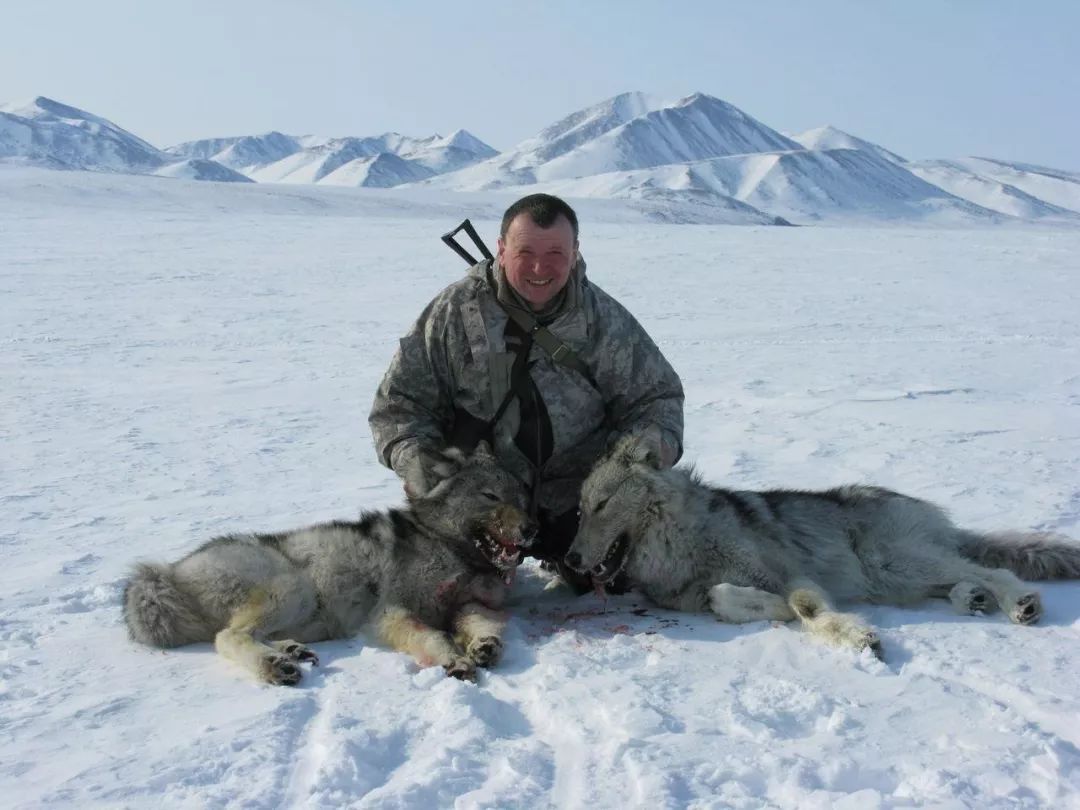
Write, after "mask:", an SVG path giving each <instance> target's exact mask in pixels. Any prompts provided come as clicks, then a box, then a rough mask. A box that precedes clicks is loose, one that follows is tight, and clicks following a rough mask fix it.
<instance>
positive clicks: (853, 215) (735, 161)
mask: <svg viewBox="0 0 1080 810" xmlns="http://www.w3.org/2000/svg"><path fill="white" fill-rule="evenodd" d="M0 161H3V162H6V163H22V164H30V165H35V166H41V167H46V168H67V169H71V168H75V169H88V170H93V171H111V172H126V173H140V174H144V173H156V174H160V175H163V176H169V177H184V178H190V179H213V180H219V181H231V182H235V181H237V180H239V178H240V176H243V177H246V178H248V179H250V180H254V181H257V182H260V183H286V184H290V185H298V184H304V185H307V184H317V185H333V186H343V187H367V188H379V189H386V188H393V187H397V186H409V185H413V184H420V185H423V186H426V187H429V188H431V189H433V190H445V191H454V192H475V191H490V190H495V191H501V192H502V193H504V194H507V195H510V194H526V193H529V192H530V191H541V190H545V191H551V192H553V193H558V194H562V195H565V196H567V197H571V198H592V199H614V200H624V201H630V202H632V203H633V204H634V205H635V206H637V207H638V208H639V210H641V211H642V212H643V213H647V215H648V216H649V217H650V218H653V219H660V220H665V221H672V222H707V223H729V224H733V223H739V224H767V223H769V224H786V223H795V224H812V223H819V222H820V223H836V222H864V223H870V222H877V223H885V222H894V223H898V222H921V223H937V224H956V223H990V224H998V223H1021V222H1029V223H1044V224H1050V225H1054V226H1060V225H1067V226H1076V225H1080V174H1077V173H1072V172H1065V171H1060V170H1057V169H1051V168H1047V167H1042V166H1034V165H1030V164H1024V163H1009V162H1005V161H1000V160H993V159H990V158H974V157H969V158H960V159H954V160H924V161H908V160H906V159H905V158H903V157H901V156H900V155H898V154H896V153H894V152H891V151H889V150H888V149H885V148H884V147H882V146H880V145H878V144H876V143H872V142H870V141H867V140H865V139H862V138H859V137H857V136H855V135H852V134H850V133H848V132H845V131H843V130H840V129H837V128H835V127H832V126H824V127H818V128H816V129H811V130H808V131H806V132H803V133H801V134H799V135H796V136H793V137H788V136H786V135H784V134H781V133H780V132H778V131H776V130H774V129H772V128H770V127H768V126H767V125H765V124H764V123H762V122H760V121H758V120H757V119H755V118H753V117H752V116H750V115H748V114H746V113H745V112H743V111H742V110H740V109H739V108H737V107H735V106H733V105H731V104H729V103H727V102H725V101H722V100H721V99H718V98H715V97H713V96H708V95H705V94H703V93H694V94H692V95H689V96H686V97H685V98H681V99H679V100H677V101H674V102H667V101H663V100H661V99H657V98H655V97H652V96H648V95H646V94H644V93H639V92H631V93H623V94H621V95H618V96H614V97H612V98H609V99H607V100H605V101H603V102H601V103H599V104H595V105H592V106H590V107H587V108H585V109H582V110H579V111H577V112H574V113H571V114H570V115H568V116H565V117H564V118H562V119H560V120H559V121H556V122H555V123H553V124H551V125H550V126H548V127H546V128H544V129H543V130H542V131H541V132H539V133H538V134H537V135H535V136H533V137H531V138H528V139H526V140H524V141H522V142H520V143H519V144H518V145H517V146H515V147H514V148H512V149H510V150H509V151H507V152H504V153H501V154H500V153H497V152H496V151H495V150H494V149H492V148H491V147H490V146H488V145H487V144H485V143H484V142H483V141H481V140H480V139H478V138H476V136H474V135H472V134H470V133H469V132H468V131H466V130H463V129H459V130H457V131H456V132H454V133H452V134H451V135H449V136H446V137H442V136H439V135H432V136H429V137H422V138H416V137H411V136H408V135H402V134H400V133H397V132H385V133H383V134H382V135H376V136H364V137H337V138H329V137H324V136H320V135H310V134H309V135H287V134H283V133H281V132H267V133H264V134H262V135H244V136H235V137H227V138H208V139H203V140H196V141H189V142H186V143H181V144H177V145H176V146H172V147H169V148H168V149H165V150H158V149H157V148H155V147H154V146H152V145H150V144H149V143H147V142H146V141H143V140H141V139H139V138H137V137H135V136H134V135H132V134H131V133H129V132H127V131H125V130H123V129H121V128H120V127H118V126H116V125H115V124H112V123H111V122H109V121H107V120H105V119H103V118H99V117H98V116H94V115H91V114H90V113H87V112H84V111H82V110H78V109H76V108H74V107H68V106H66V105H63V104H59V103H58V102H55V101H51V100H50V99H46V98H38V99H35V100H34V101H33V102H31V103H29V104H25V105H10V106H3V107H0Z"/></svg>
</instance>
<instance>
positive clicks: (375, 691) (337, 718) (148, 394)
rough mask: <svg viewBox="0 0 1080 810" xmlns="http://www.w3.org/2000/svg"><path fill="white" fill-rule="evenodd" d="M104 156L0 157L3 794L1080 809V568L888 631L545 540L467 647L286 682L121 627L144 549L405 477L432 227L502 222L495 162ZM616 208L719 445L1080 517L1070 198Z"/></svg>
mask: <svg viewBox="0 0 1080 810" xmlns="http://www.w3.org/2000/svg"><path fill="white" fill-rule="evenodd" d="M88 177H90V176H88V175H82V174H75V173H57V172H53V173H50V172H37V173H35V172H33V171H28V170H14V169H8V170H5V171H0V302H2V303H0V307H2V309H0V314H2V317H0V345H2V346H3V351H2V352H0V372H2V379H3V381H4V382H3V386H2V388H0V439H2V448H3V449H2V453H0V676H2V681H0V795H3V796H4V801H5V804H6V805H7V806H10V807H17V808H31V807H33V808H42V807H80V808H85V807H148V806H163V807H170V808H172V807H191V808H211V807H247V808H278V807H342V806H355V807H463V808H464V807H490V808H511V807H521V808H536V807H558V808H564V807H619V808H624V807H650V808H654V807H670V808H680V807H717V808H719V807H737V808H757V807H763V806H767V807H784V808H830V807H837V808H858V809H859V810H863V809H864V808H891V807H908V806H928V807H938V808H961V807H980V808H987V807H1054V808H1075V807H1080V670H1078V668H1077V661H1078V660H1080V584H1072V583H1058V584H1051V585H1046V586H1045V587H1044V588H1043V594H1044V598H1045V602H1046V616H1045V619H1044V620H1043V622H1042V623H1041V624H1040V625H1038V626H1036V627H1033V628H1025V627H1017V626H1012V625H1009V624H1008V623H1007V622H1006V621H1005V620H1004V619H1003V618H1002V617H1001V616H1000V615H992V616H986V617H982V618H970V617H967V618H964V617H959V616H955V615H953V614H952V613H951V612H950V610H949V608H948V607H947V606H946V604H945V603H943V602H942V603H933V604H927V605H925V606H922V607H919V608H917V609H903V610H901V609H895V608H882V607H862V608H859V609H860V611H861V612H862V613H863V614H864V615H866V616H867V617H868V618H869V619H870V620H871V621H872V622H873V623H875V624H876V625H877V626H878V627H879V628H880V629H881V634H882V637H883V641H884V644H885V645H886V656H885V660H884V661H883V662H879V661H876V660H873V659H871V658H870V657H869V656H868V654H867V655H866V656H864V657H858V656H856V655H854V654H850V653H846V652H839V651H835V650H831V649H828V648H825V647H822V646H820V645H818V644H816V643H813V642H811V641H810V640H808V639H807V638H806V637H805V636H804V635H803V634H802V633H801V632H800V631H799V630H798V629H797V628H796V627H794V626H788V625H777V626H772V625H767V624H752V625H746V626H741V627H732V626H725V625H721V624H719V623H717V622H716V621H714V620H713V619H712V618H710V617H709V616H704V615H702V616H697V615H680V614H674V613H670V612H666V611H661V610H657V609H655V608H653V607H651V606H649V605H648V604H646V603H644V601H643V600H642V599H641V598H639V597H635V596H634V595H628V596H624V597H613V598H610V599H609V600H608V602H607V603H606V604H604V603H601V602H600V601H599V599H598V597H596V596H595V595H589V596H585V597H581V598H574V597H572V596H570V595H569V594H568V592H566V591H565V590H562V589H554V590H545V589H544V586H545V583H546V579H545V576H544V575H543V574H542V573H541V572H539V571H538V570H537V569H535V568H532V567H530V568H528V569H527V570H525V571H524V572H523V574H522V575H521V576H519V578H518V587H517V592H516V594H515V597H514V604H513V606H512V611H513V619H512V620H511V623H510V626H509V630H508V636H507V642H508V643H507V652H506V657H505V659H504V661H503V662H502V663H501V664H500V665H499V666H498V667H497V668H496V669H494V670H492V671H491V672H490V673H486V674H484V675H482V676H481V678H480V681H479V682H478V683H477V684H467V683H461V682H458V681H454V680H448V679H446V678H444V677H443V676H442V673H441V671H439V670H435V669H427V670H419V669H418V668H417V667H416V665H415V664H413V663H412V662H411V661H410V660H409V659H408V658H406V657H405V656H404V655H401V654H398V653H394V652H391V651H388V650H386V649H383V648H380V647H378V646H375V645H373V644H372V643H371V642H370V640H369V639H366V638H362V637H361V638H356V639H352V640H348V641H338V642H332V643H325V644H319V645H316V647H317V649H318V652H319V655H320V657H321V658H322V662H323V665H322V666H320V667H318V668H317V669H313V670H312V671H311V672H310V673H309V674H308V675H307V676H306V677H305V680H304V682H303V684H302V685H301V686H300V687H297V688H293V689H288V688H271V687H264V686H259V685H257V684H255V683H253V682H252V681H250V680H248V679H247V678H245V677H244V676H243V675H242V674H241V673H240V672H239V671H237V670H235V669H233V668H232V667H231V665H229V664H228V663H227V662H225V661H223V660H221V659H219V658H218V657H217V656H216V655H215V654H214V653H213V652H212V650H211V649H210V647H209V646H208V645H199V646H194V647H190V648H184V649H181V650H173V651H168V652H161V651H154V650H150V649H147V648H143V647H138V646H135V645H133V644H132V643H130V642H129V641H128V640H127V638H126V635H125V631H124V628H123V625H122V623H121V617H120V595H121V592H122V588H123V584H124V577H125V575H126V571H127V569H128V567H129V565H130V564H131V563H132V562H133V561H134V560H135V559H137V558H165V559H168V558H175V557H177V556H179V555H181V554H183V553H184V552H185V551H187V550H189V549H191V548H193V547H194V546H195V545H197V544H198V543H200V542H201V541H203V540H204V539H206V538H208V537H210V536H211V535H213V534H216V533H221V532H226V531H233V530H246V529H278V528H285V527H291V526H296V525H301V524H304V523H306V522H309V521H315V520H321V519H328V518H334V517H349V516H352V515H355V514H356V512H357V511H358V510H359V509H360V508H361V507H375V506H380V505H388V504H393V503H395V502H397V501H398V500H399V492H400V490H399V486H398V484H397V481H396V479H395V478H394V477H393V475H392V474H391V473H390V472H389V471H387V470H385V469H383V468H382V467H380V466H378V464H377V463H376V461H375V458H374V453H373V451H372V449H371V441H370V436H369V434H368V430H367V424H366V415H367V410H368V407H369V405H370V400H371V396H372V392H373V390H374V387H375V385H376V383H377V381H378V379H379V377H380V376H381V374H382V371H383V369H384V368H385V366H386V364H387V362H388V361H389V359H390V356H391V353H392V351H393V349H394V346H395V343H396V339H397V337H398V336H399V335H400V334H401V333H402V332H403V331H404V330H405V329H406V328H407V327H408V325H409V323H410V321H411V320H412V318H413V317H415V315H416V314H417V313H418V312H419V310H420V308H421V307H422V306H423V304H424V303H426V301H427V300H428V299H429V298H430V297H431V295H433V294H434V293H435V292H436V291H437V290H439V289H440V288H441V287H442V286H444V285H445V284H447V283H449V282H450V281H451V280H453V279H454V278H455V277H457V276H458V275H459V273H460V272H461V271H462V270H463V269H464V266H463V265H462V264H461V263H460V262H459V261H458V259H457V258H456V257H454V256H453V255H452V254H451V253H450V252H449V251H447V250H446V249H445V248H444V247H443V246H442V245H441V244H440V243H439V241H438V235H439V234H440V233H442V232H444V231H445V230H447V229H449V228H450V227H452V226H453V225H455V224H456V223H457V221H458V219H459V218H460V217H461V216H464V215H473V216H474V217H476V218H477V219H480V220H482V222H481V225H482V231H483V233H484V234H485V236H486V237H487V238H488V239H489V240H491V241H493V237H494V232H495V223H494V221H493V219H494V217H495V216H496V214H497V212H498V210H499V209H500V208H501V207H502V205H503V204H505V199H504V198H502V197H490V198H483V197H473V196H468V195H444V197H443V198H442V202H440V201H439V200H438V199H434V198H425V200H419V199H414V198H410V197H408V196H404V195H398V196H393V195H389V194H384V195H382V196H379V195H364V194H357V193H355V192H350V193H348V194H346V193H344V192H341V193H338V192H337V191H336V190H334V189H318V188H312V189H304V190H302V191H300V190H297V189H295V188H284V187H273V186H262V187H258V188H252V187H240V186H238V185H237V186H231V185H230V186H222V185H218V184H213V183H206V184H196V183H192V182H187V181H182V180H163V179H155V178H138V177H125V178H118V177H103V176H96V177H94V178H93V179H90V180H88V179H87V178H88ZM484 199H487V200H488V202H484ZM590 205H591V204H590ZM614 210H615V209H612V208H602V207H599V208H590V207H585V206H583V232H582V249H583V252H584V253H585V255H586V257H587V258H588V260H589V268H590V275H591V277H592V279H593V280H594V281H595V282H597V283H598V284H600V285H601V286H603V287H605V288H606V289H607V290H609V291H610V292H612V293H614V294H615V295H616V296H618V297H619V298H620V299H621V300H622V301H623V302H624V303H625V304H626V305H627V306H628V307H629V308H630V309H631V310H632V311H634V312H635V313H636V314H637V315H638V316H639V318H640V319H641V320H642V321H643V322H644V324H645V325H646V327H647V328H648V329H649V330H650V331H651V333H652V334H653V335H654V337H655V338H656V339H657V340H658V342H659V343H660V344H661V346H662V347H663V349H664V351H665V352H666V353H667V355H668V357H669V358H670V359H671V361H672V362H673V364H674V365H675V367H676V368H677V369H678V371H679V372H680V373H681V375H682V377H683V381H684V383H685V386H686V393H687V399H686V416H687V420H686V421H687V425H686V444H687V453H686V456H687V459H689V460H692V461H695V462H696V463H697V464H698V465H699V467H700V468H701V470H702V471H703V472H704V473H705V474H706V475H707V476H708V477H709V478H710V479H713V480H715V481H718V482H723V483H725V484H728V485H732V486H744V487H757V486H769V485H783V486H794V487H822V486H829V485H834V484H838V483H842V482H849V481H870V482H875V483H878V484H882V485H885V486H891V487H896V488H899V489H902V490H904V491H906V492H909V493H911V494H914V495H919V496H922V497H926V498H930V499H933V500H935V501H938V502H940V503H943V504H946V505H947V506H948V507H949V508H950V509H951V510H952V511H953V513H954V515H955V517H956V518H957V519H958V520H959V521H961V522H962V523H964V524H965V525H968V526H971V527H974V528H984V529H992V528H1000V527H1018V528H1032V527H1038V528H1053V529H1057V530H1060V531H1063V532H1065V533H1066V534H1070V535H1071V536H1073V537H1080V526H1078V523H1080V318H1078V317H1077V312H1076V306H1077V305H1076V302H1077V293H1078V291H1080V265H1078V261H1077V258H1076V257H1077V256H1080V233H1077V232H1076V231H1075V230H1074V231H1071V232H1065V231H1061V232H1058V231H1053V230H1048V229H1038V230H1034V229H1033V230H1021V229H1002V230H977V231H975V230H967V231H965V230H926V229H919V230H905V229H897V228H891V229H882V230H873V229H861V230H858V229H842V228H829V229H814V228H756V227H719V226H716V227H706V226H664V225H649V224H643V223H642V222H641V221H640V217H638V216H637V215H636V214H635V213H634V212H633V211H630V212H629V213H627V214H626V216H625V218H624V219H625V221H622V222H619V221H615V222H612V221H611V220H619V219H620V217H619V216H615V215H614V214H613V213H612V212H613V211H614ZM592 212H600V213H605V212H606V214H608V215H609V216H606V217H598V218H590V217H591V213H592ZM598 219H604V220H605V221H604V222H599V221H598Z"/></svg>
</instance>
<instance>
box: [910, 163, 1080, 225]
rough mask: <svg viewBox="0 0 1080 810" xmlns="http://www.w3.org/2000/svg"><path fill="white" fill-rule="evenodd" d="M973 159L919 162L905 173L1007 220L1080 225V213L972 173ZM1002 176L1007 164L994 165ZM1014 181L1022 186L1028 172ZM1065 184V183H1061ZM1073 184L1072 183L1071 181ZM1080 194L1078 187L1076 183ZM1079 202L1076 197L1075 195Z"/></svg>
mask: <svg viewBox="0 0 1080 810" xmlns="http://www.w3.org/2000/svg"><path fill="white" fill-rule="evenodd" d="M975 160H977V159H972V158H969V159H968V160H967V161H963V160H923V161H919V162H917V163H912V164H909V165H908V167H907V168H908V169H909V170H910V171H911V172H912V173H913V174H915V175H916V176H918V177H920V178H922V179H923V180H925V181H927V182H928V183H933V184H934V185H936V186H938V187H940V188H943V189H945V190H947V191H948V192H949V193H951V194H954V195H956V196H957V197H963V198H964V199H966V200H971V201H972V202H975V203H978V204H979V205H981V206H983V207H984V208H991V209H993V210H994V211H1000V212H1001V213H1003V214H1008V215H1009V216H1013V217H1019V218H1020V219H1026V220H1066V221H1080V211H1077V210H1070V209H1068V208H1064V207H1062V206H1059V205H1054V204H1053V203H1050V202H1047V201H1046V200H1044V199H1039V198H1038V197H1036V196H1034V195H1032V194H1028V193H1027V192H1026V191H1023V190H1022V189H1020V188H1019V187H1017V186H1016V185H1013V184H1010V183H1005V182H1002V181H1001V180H998V179H995V178H994V177H993V176H987V175H986V174H982V173H980V172H979V171H978V170H973V168H972V162H973V161H975ZM995 164H996V165H997V166H999V167H1002V171H999V172H998V174H999V176H1000V175H1004V174H1005V171H1004V170H1003V167H1004V166H1005V165H1007V164H1001V163H997V162H995ZM1016 174H1017V175H1018V176H1016V177H1014V178H1010V179H1016V180H1017V181H1018V182H1023V181H1024V178H1025V177H1026V176H1028V175H1029V173H1028V172H1023V171H1018V172H1016ZM1065 182H1068V181H1065ZM1073 182H1074V183H1075V181H1073ZM1076 186H1077V190H1078V191H1080V183H1076ZM1077 201H1078V202H1080V195H1078V199H1077Z"/></svg>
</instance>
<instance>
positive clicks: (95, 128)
mask: <svg viewBox="0 0 1080 810" xmlns="http://www.w3.org/2000/svg"><path fill="white" fill-rule="evenodd" d="M0 157H20V158H25V159H28V160H30V161H31V162H35V163H41V164H43V165H53V166H56V165H59V166H63V167H65V168H69V169H90V170H94V171H113V172H133V173H141V172H148V171H154V170H155V169H157V168H159V167H160V166H163V165H164V164H165V163H167V162H168V161H169V158H168V157H167V156H165V155H163V154H162V153H161V151H160V150H159V149H157V148H156V147H154V146H151V145H150V144H148V143H147V142H146V141H144V140H142V139H141V138H138V137H136V136H135V135H132V134H131V133H130V132H128V131H127V130H124V129H121V128H120V127H118V126H117V125H116V124H114V123H112V122H111V121H108V120H106V119H104V118H100V117H98V116H96V115H92V114H90V113H88V112H85V111H84V110H80V109H77V108H76V107H69V106H68V105H66V104H61V103H60V102H57V101H53V100H52V99H49V98H45V97H44V96H38V97H37V98H35V99H34V100H33V101H30V102H27V103H24V104H4V105H0Z"/></svg>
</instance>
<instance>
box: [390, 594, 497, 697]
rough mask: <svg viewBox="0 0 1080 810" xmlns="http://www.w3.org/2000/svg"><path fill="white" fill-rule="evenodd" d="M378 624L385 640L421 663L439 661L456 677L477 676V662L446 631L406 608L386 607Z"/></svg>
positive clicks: (449, 673) (435, 662)
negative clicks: (427, 623)
mask: <svg viewBox="0 0 1080 810" xmlns="http://www.w3.org/2000/svg"><path fill="white" fill-rule="evenodd" d="M376 628H377V630H378V633H379V637H380V638H381V639H382V640H383V643H385V644H388V645H389V646H391V647H393V648H394V649H395V650H399V651H400V652H405V653H408V654H409V655H411V656H412V657H413V658H414V659H416V662H417V663H418V664H419V665H420V666H422V667H427V666H431V665H432V664H438V665H439V666H441V667H442V668H443V669H445V670H446V674H447V675H452V676H453V677H455V678H460V679H461V680H468V681H471V680H473V679H475V678H476V665H475V664H474V663H473V662H472V660H471V659H469V658H467V657H465V656H463V655H462V654H461V653H460V652H458V650H457V648H456V647H455V646H454V644H453V642H451V641H450V637H449V636H447V635H446V633H443V632H441V631H439V630H436V629H435V628H434V627H429V626H428V625H426V624H424V623H423V622H422V621H420V620H419V619H418V618H416V616H414V615H413V614H411V613H410V612H409V611H407V610H406V609H405V608H402V607H389V608H386V609H385V610H383V612H382V615H381V616H380V617H379V620H378V622H377V625H376Z"/></svg>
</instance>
